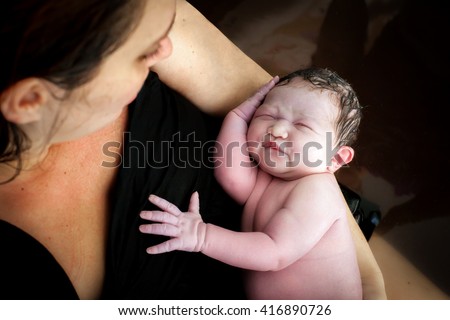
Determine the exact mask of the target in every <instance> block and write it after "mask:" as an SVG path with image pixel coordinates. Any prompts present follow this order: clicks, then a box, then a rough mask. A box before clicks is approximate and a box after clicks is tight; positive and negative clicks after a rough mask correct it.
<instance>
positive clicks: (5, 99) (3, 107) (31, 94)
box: [0, 78, 50, 124]
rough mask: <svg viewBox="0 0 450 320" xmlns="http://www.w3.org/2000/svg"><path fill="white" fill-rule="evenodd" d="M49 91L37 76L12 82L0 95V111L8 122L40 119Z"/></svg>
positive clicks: (23, 122) (18, 122) (24, 122)
mask: <svg viewBox="0 0 450 320" xmlns="http://www.w3.org/2000/svg"><path fill="white" fill-rule="evenodd" d="M49 94H50V92H49V91H48V89H47V87H46V86H45V83H44V81H43V80H42V79H39V78H27V79H24V80H21V81H19V82H17V83H16V84H14V85H13V86H12V87H10V88H8V89H7V90H6V91H4V92H3V93H2V94H1V96H0V111H1V112H2V114H3V117H5V119H6V120H7V121H9V122H12V123H16V124H26V123H30V122H35V121H38V120H40V119H41V116H42V111H43V106H44V105H45V104H46V103H47V102H48V98H49Z"/></svg>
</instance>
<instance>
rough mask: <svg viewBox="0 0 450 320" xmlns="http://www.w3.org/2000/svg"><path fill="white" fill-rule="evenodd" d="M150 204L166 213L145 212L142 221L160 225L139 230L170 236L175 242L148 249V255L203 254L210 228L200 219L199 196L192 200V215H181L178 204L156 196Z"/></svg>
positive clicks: (190, 210)
mask: <svg viewBox="0 0 450 320" xmlns="http://www.w3.org/2000/svg"><path fill="white" fill-rule="evenodd" d="M149 201H150V202H151V203H153V204H154V205H155V206H157V207H159V208H160V209H161V210H163V211H142V212H141V214H140V216H141V218H142V219H145V220H150V221H153V222H159V223H153V224H143V225H141V226H140V227H139V230H140V231H141V232H142V233H148V234H157V235H162V236H168V237H171V239H170V240H167V241H165V242H163V243H160V244H158V245H155V246H152V247H149V248H147V253H149V254H158V253H164V252H170V251H174V250H181V251H189V252H199V251H201V250H202V247H203V244H204V242H205V237H206V224H205V223H204V222H203V220H202V217H201V216H200V208H199V199H198V193H197V192H194V193H193V194H192V196H191V200H190V202H189V209H188V212H181V211H180V210H179V209H178V207H177V206H175V205H174V204H172V203H170V202H168V201H167V200H164V199H162V198H160V197H158V196H155V195H150V197H149Z"/></svg>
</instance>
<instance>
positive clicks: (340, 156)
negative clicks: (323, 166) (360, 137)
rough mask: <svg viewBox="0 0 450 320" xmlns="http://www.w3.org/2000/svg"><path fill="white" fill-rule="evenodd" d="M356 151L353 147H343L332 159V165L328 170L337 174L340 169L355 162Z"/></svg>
mask: <svg viewBox="0 0 450 320" xmlns="http://www.w3.org/2000/svg"><path fill="white" fill-rule="evenodd" d="M354 155H355V151H354V150H353V148H352V147H349V146H341V147H339V150H338V151H337V152H336V153H335V155H334V156H333V158H332V159H331V164H330V165H329V166H327V170H328V171H329V172H331V173H334V172H336V171H337V170H338V169H339V168H341V167H342V166H344V165H346V164H347V163H350V162H351V161H352V160H353V156H354Z"/></svg>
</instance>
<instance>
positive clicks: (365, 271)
mask: <svg viewBox="0 0 450 320" xmlns="http://www.w3.org/2000/svg"><path fill="white" fill-rule="evenodd" d="M347 217H348V219H347V220H348V221H349V225H350V230H351V232H352V236H353V241H354V243H355V247H356V255H357V258H358V265H359V271H360V273H361V281H362V286H363V299H365V300H383V299H387V296H386V289H385V287H384V279H383V274H382V273H381V269H380V267H379V266H378V263H377V261H376V260H375V256H374V255H373V253H372V250H371V249H370V247H369V244H368V242H367V241H366V238H365V237H364V234H363V233H362V232H361V229H360V228H359V226H358V224H357V223H356V221H355V219H354V217H353V215H352V214H351V212H350V210H347Z"/></svg>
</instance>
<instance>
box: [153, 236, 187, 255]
mask: <svg viewBox="0 0 450 320" xmlns="http://www.w3.org/2000/svg"><path fill="white" fill-rule="evenodd" d="M180 244H181V241H180V240H179V239H178V238H174V239H170V240H167V241H165V242H163V243H160V244H157V245H155V246H152V247H148V248H147V253H148V254H158V253H165V252H170V251H175V250H178V249H179V248H180Z"/></svg>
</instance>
